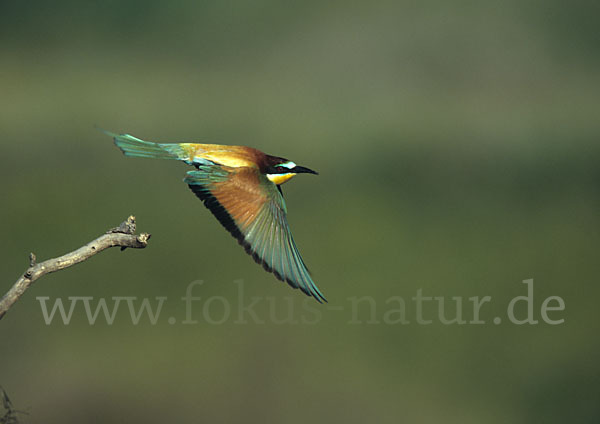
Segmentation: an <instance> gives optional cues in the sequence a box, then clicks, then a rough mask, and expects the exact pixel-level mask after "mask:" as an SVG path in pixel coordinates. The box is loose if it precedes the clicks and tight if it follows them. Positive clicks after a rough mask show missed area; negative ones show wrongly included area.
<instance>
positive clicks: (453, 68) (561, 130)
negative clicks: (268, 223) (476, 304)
mask: <svg viewBox="0 0 600 424" xmlns="http://www.w3.org/2000/svg"><path fill="white" fill-rule="evenodd" d="M599 4H600V3H593V2H584V1H572V2H563V1H557V0H545V1H505V2H475V1H455V2H447V1H441V0H439V1H426V2H409V1H389V2H386V1H377V2H361V1H344V2H342V1H338V2H322V1H303V2H281V1H272V0H263V1H253V2H247V1H222V2H219V1H208V2H207V1H201V2H193V1H181V2H161V1H155V0H152V1H150V0H145V1H128V2H120V1H119V2H117V1H107V2H82V1H66V2H41V1H30V2H3V3H2V5H1V6H0V149H1V150H0V158H1V162H2V166H1V167H0V173H1V175H2V188H1V192H2V198H3V202H2V203H3V206H2V208H1V212H0V213H1V218H2V219H1V225H0V228H1V231H2V240H3V243H2V244H1V245H0V256H1V257H2V268H1V270H0V273H1V277H2V278H1V280H2V285H1V286H2V292H5V291H6V290H8V288H9V287H10V286H11V285H12V283H13V282H14V281H15V280H16V278H17V277H18V276H19V274H20V273H21V272H23V270H24V269H25V268H26V266H27V263H28V260H27V254H28V253H29V252H30V251H33V252H35V253H36V254H37V256H38V258H40V259H47V258H50V257H55V256H57V255H60V254H62V253H65V252H67V251H70V250H72V249H74V248H76V247H79V246H80V245H82V244H84V243H86V242H87V241H89V240H91V239H92V238H94V237H96V236H97V235H99V234H100V233H102V232H103V231H105V230H106V229H108V228H110V227H112V226H116V225H118V224H119V223H120V222H121V221H123V220H124V219H125V218H126V217H127V215H129V214H135V215H136V216H137V219H138V229H139V230H140V231H147V232H150V233H152V234H153V238H152V240H151V241H150V245H149V247H148V248H147V249H145V250H131V249H128V250H126V251H125V252H119V251H118V250H117V249H113V250H109V251H107V252H104V253H102V254H100V255H98V256H96V257H94V258H92V259H90V260H89V261H88V262H85V263H84V264H82V265H78V266H76V267H74V268H71V269H68V270H65V271H62V272H60V273H56V274H52V275H48V276H46V277H44V278H43V279H42V280H39V282H38V283H37V284H36V285H35V286H34V287H32V288H31V290H29V291H28V292H27V293H26V295H25V296H24V297H23V298H22V299H21V300H20V301H19V302H18V303H17V304H16V305H15V306H14V307H13V308H12V309H11V310H10V312H9V313H8V314H7V315H6V317H5V318H4V319H3V320H2V321H0V359H1V364H2V365H0V384H1V385H2V386H3V387H4V389H5V390H6V391H7V393H8V394H9V396H10V397H11V399H12V401H13V403H14V406H15V407H16V408H18V409H22V410H25V411H27V412H28V413H29V415H28V416H25V415H21V416H20V418H21V420H22V421H23V422H48V423H51V422H64V423H82V422H92V423H94V422H98V423H100V422H241V421H243V422H282V423H304V422H308V421H310V422H342V421H343V422H348V423H363V422H378V423H388V422H389V423H396V422H421V423H437V422H447V423H482V422H485V423H506V422H511V423H530V422H544V423H564V422H580V423H584V422H587V423H592V422H598V420H599V418H600V404H599V402H598V399H600V363H599V361H598V358H599V355H600V338H599V337H598V334H599V330H600V325H599V324H600V320H599V314H598V306H597V300H598V298H599V296H600V288H599V286H598V275H600V261H599V260H598V246H599V242H600V231H599V230H600V228H599V225H598V217H599V214H598V211H599V208H600V190H599V188H600V186H599V182H600V144H599V142H598V141H599V134H600V119H599V116H600V115H599V113H600V49H599V46H600V36H599V34H600V33H599V32H598V25H599V23H600V22H599V16H600V6H599ZM94 125H98V126H101V127H103V128H106V129H109V130H111V131H115V132H128V133H131V134H134V135H136V136H138V137H141V138H145V139H150V140H155V141H165V142H166V141H200V142H215V143H222V144H243V145H249V146H254V147H256V148H259V149H261V150H263V151H266V152H268V153H271V154H273V155H279V156H284V157H287V158H290V159H292V160H294V161H295V162H297V163H299V164H302V165H305V166H308V167H310V168H314V169H316V170H318V171H319V172H320V175H319V176H318V177H314V176H301V177H298V178H296V179H294V180H293V181H292V182H291V183H289V184H287V185H285V186H284V187H283V188H284V193H285V195H286V199H287V203H288V209H289V221H290V225H291V227H292V229H293V231H294V234H295V238H296V242H297V243H298V245H299V247H300V250H301V251H302V253H303V256H304V259H305V260H306V262H307V264H308V265H309V267H310V268H311V270H312V272H313V275H314V277H315V280H316V282H317V283H318V285H319V287H320V288H321V290H322V291H323V293H324V294H325V295H326V297H327V298H328V299H329V304H328V305H324V306H319V305H318V304H317V303H316V302H314V301H311V300H310V299H307V298H305V297H304V296H303V295H302V294H301V293H299V292H298V291H293V290H291V289H290V288H289V287H287V285H284V284H283V283H280V282H278V281H277V280H275V279H274V278H273V276H272V275H270V274H267V273H265V272H264V271H263V270H262V269H261V268H260V267H258V266H256V265H255V264H254V263H253V262H252V260H251V259H250V258H249V257H248V256H247V255H245V254H244V252H243V251H242V249H240V248H239V246H237V244H236V242H235V241H234V240H233V239H232V238H231V237H230V236H229V235H228V234H227V233H226V232H225V231H224V230H223V229H222V228H221V226H220V225H219V224H218V223H217V221H216V220H215V219H214V218H213V217H212V216H211V215H210V213H209V212H208V211H206V210H205V209H204V207H203V206H202V204H201V203H200V202H199V201H198V200H197V199H196V198H195V196H193V194H192V193H190V192H189V190H188V188H187V187H186V186H185V185H184V184H183V183H182V182H181V179H182V178H183V176H184V175H185V171H187V170H188V168H186V167H185V166H184V165H182V164H179V163H176V162H168V161H152V160H144V159H130V158H125V157H123V155H122V154H121V153H120V152H119V151H118V150H117V149H116V148H115V147H114V145H113V144H112V142H111V140H110V139H109V138H108V137H106V136H105V135H104V134H102V133H100V132H98V131H97V130H95V129H94ZM528 278H533V279H534V299H533V307H534V315H535V316H534V318H535V319H538V320H539V321H540V322H539V323H538V324H537V325H528V324H526V325H515V324H511V323H510V322H508V320H507V319H506V307H507V304H508V303H509V301H510V300H511V299H513V298H514V297H515V296H520V295H524V294H526V287H525V285H524V284H522V283H521V281H522V280H525V279H528ZM240 279H241V280H243V281H244V283H243V285H242V288H243V296H240V295H239V292H238V290H239V286H238V285H236V284H234V281H235V280H240ZM196 280H203V281H204V284H202V285H198V286H195V287H194V289H193V294H194V296H200V297H201V298H202V299H201V300H200V301H197V302H195V303H194V315H193V318H194V319H196V320H198V324H195V325H184V324H181V321H182V320H183V319H184V318H185V310H184V303H183V302H182V301H181V299H180V298H181V297H182V296H184V295H185V292H186V288H187V287H188V284H190V282H192V281H196ZM419 289H421V290H422V293H423V295H424V296H443V297H444V298H446V300H447V303H446V307H447V315H448V317H451V316H453V312H452V308H451V307H453V303H448V302H451V298H452V297H462V298H463V299H464V301H463V303H464V305H463V307H464V309H463V316H464V318H465V319H467V320H470V319H472V312H471V311H470V309H469V301H468V298H469V297H472V296H480V297H483V296H491V298H492V301H491V302H490V303H489V304H487V305H485V306H484V307H482V312H481V318H482V319H484V320H485V321H486V323H485V324H482V325H473V324H465V325H457V324H454V325H444V324H443V323H441V322H440V320H439V319H437V318H436V317H437V309H436V304H432V305H429V304H428V306H427V307H426V308H425V310H424V314H425V316H426V318H430V319H432V320H433V322H432V324H430V325H418V324H417V323H416V322H415V307H414V305H413V304H411V298H412V297H413V296H415V295H416V293H417V290H419ZM38 296H47V297H49V298H50V301H51V302H53V301H54V300H55V299H56V298H62V299H64V301H65V302H66V301H67V297H68V296H93V297H94V299H95V301H96V300H97V299H99V298H106V299H108V300H110V299H111V297H113V296H136V297H137V298H138V299H143V298H149V299H151V300H153V302H154V299H155V297H157V296H165V297H168V300H167V301H165V303H164V306H163V309H162V311H161V315H160V318H159V319H158V321H157V323H156V324H155V325H153V324H152V323H150V322H149V320H148V319H143V318H142V320H141V321H140V323H139V324H137V325H134V324H132V322H131V319H130V317H129V314H128V313H127V311H126V310H125V309H122V310H120V311H119V313H117V315H116V318H115V321H114V323H113V324H112V325H108V324H106V322H103V320H102V319H98V322H96V324H95V325H90V324H89V323H88V322H87V319H86V315H85V312H84V311H83V309H82V308H81V305H80V306H79V307H78V308H76V310H75V312H74V314H73V318H72V321H71V323H70V324H69V325H64V324H62V322H60V320H59V319H55V321H54V322H53V323H52V324H51V325H46V324H45V322H44V319H43V316H42V312H41V309H40V304H39V302H38V301H37V300H36V297H38ZM214 296H223V297H224V298H225V299H226V300H227V302H229V303H228V304H229V306H230V308H231V317H230V318H229V319H227V320H225V322H224V323H222V324H220V325H218V324H211V323H209V322H206V321H207V320H206V319H204V318H203V306H206V300H207V299H210V298H212V297H214ZM363 296H368V297H369V299H372V303H370V302H371V301H370V300H367V301H365V302H363V303H360V308H359V310H358V311H354V312H353V311H352V304H353V303H352V298H361V297H363ZM393 296H401V297H402V298H404V299H405V300H406V302H407V311H406V318H407V320H408V321H410V323H409V324H405V325H403V324H390V323H386V322H385V321H384V318H385V314H386V312H388V311H389V310H390V309H395V308H397V303H394V302H391V301H390V298H392V297H393ZM549 296H560V297H561V298H562V299H564V302H565V310H564V311H562V312H560V311H559V312H554V313H552V314H550V317H551V318H556V319H560V318H563V319H564V320H565V321H564V323H563V324H560V325H548V324H546V323H544V322H543V321H542V320H541V318H540V307H541V304H542V302H543V301H544V299H545V298H547V297H549ZM253 297H258V298H259V299H260V300H259V301H258V303H257V305H256V307H255V308H254V309H255V310H256V314H257V315H258V316H259V317H260V318H262V319H263V321H265V322H264V323H255V322H254V321H253V319H252V318H251V317H250V316H248V319H247V321H248V322H247V323H246V324H239V323H236V318H237V317H238V311H239V308H240V307H243V306H248V305H249V304H250V303H251V302H252V299H253ZM390 302H391V303H390ZM272 305H275V306H272ZM272 307H273V308H274V310H275V312H276V313H277V316H278V317H280V318H279V319H283V318H285V316H286V313H287V312H288V311H290V310H291V313H292V314H293V317H294V320H295V322H293V323H292V322H287V323H283V324H277V323H276V322H274V321H273V320H272V319H270V318H269V317H270V316H271V315H270V314H272V311H271V308H272ZM339 308H341V310H339ZM371 308H372V311H373V312H374V315H375V319H374V320H373V319H372V317H371V310H370V309H371ZM315 311H317V312H315ZM517 311H518V316H520V317H522V316H524V314H525V310H524V307H523V305H520V306H519V308H517ZM209 313H210V314H211V315H210V316H211V317H213V316H214V319H218V318H219V317H222V316H223V313H224V311H223V306H222V299H217V300H216V301H214V302H213V303H212V304H210V309H209ZM353 314H354V315H353ZM496 316H498V317H502V320H503V321H502V323H501V324H499V325H495V324H493V322H492V318H494V317H496ZM168 317H174V318H176V323H175V324H173V325H170V324H169V323H168V320H167V318H168ZM306 321H308V322H306ZM357 321H358V322H357ZM374 321H377V322H374Z"/></svg>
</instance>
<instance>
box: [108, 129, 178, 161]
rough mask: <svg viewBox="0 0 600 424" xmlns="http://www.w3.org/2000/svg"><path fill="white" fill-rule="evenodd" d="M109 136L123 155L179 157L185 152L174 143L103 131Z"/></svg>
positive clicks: (163, 157) (161, 157)
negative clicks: (145, 139)
mask: <svg viewBox="0 0 600 424" xmlns="http://www.w3.org/2000/svg"><path fill="white" fill-rule="evenodd" d="M104 132H105V133H106V134H107V135H109V136H111V137H112V138H113V139H114V141H115V144H116V145H117V147H118V148H119V149H121V151H122V152H123V153H124V154H125V156H134V157H141V158H157V159H181V158H182V157H183V156H184V154H185V152H184V151H183V149H182V148H181V146H180V145H179V144H176V143H153V142H151V141H144V140H140V139H139V138H136V137H134V136H132V135H129V134H114V133H111V132H108V131H104Z"/></svg>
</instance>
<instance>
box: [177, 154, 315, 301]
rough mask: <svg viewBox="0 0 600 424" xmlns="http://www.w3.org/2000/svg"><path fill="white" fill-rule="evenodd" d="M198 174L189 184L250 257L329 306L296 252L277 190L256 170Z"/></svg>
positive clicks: (215, 168)
mask: <svg viewBox="0 0 600 424" xmlns="http://www.w3.org/2000/svg"><path fill="white" fill-rule="evenodd" d="M197 168H198V170H197V171H189V172H188V173H187V177H186V178H185V179H184V182H185V183H187V184H188V185H189V187H190V188H191V189H192V191H193V192H194V193H195V194H196V195H197V196H198V197H199V198H200V200H202V201H203V202H204V204H205V206H206V207H207V208H208V209H209V210H210V211H211V212H212V213H213V215H214V216H215V217H216V218H217V219H218V220H219V222H221V224H222V225H223V226H224V227H225V228H226V229H227V230H228V231H229V232H230V233H231V234H232V235H233V236H234V237H235V238H236V239H237V240H238V242H239V243H240V244H241V245H242V246H244V248H245V249H246V252H247V253H248V254H250V255H252V257H253V258H254V260H255V261H256V262H257V263H259V264H261V265H262V266H263V267H264V268H265V269H266V270H267V271H269V272H272V273H273V274H275V276H276V277H277V278H278V279H280V280H282V281H286V282H287V283H288V284H289V285H290V286H292V287H293V288H299V289H300V290H302V291H303V292H304V293H306V294H307V295H309V296H313V297H314V298H315V299H316V300H317V301H319V302H324V301H325V302H326V299H325V298H324V297H323V295H322V294H321V292H320V291H319V289H318V288H317V286H316V285H315V283H314V282H313V280H312V278H311V276H310V273H309V271H308V269H307V268H306V265H304V261H303V260H302V257H301V256H300V252H299V251H298V248H297V247H296V243H295V242H294V239H293V237H292V233H291V232H290V229H289V226H288V222H287V218H286V213H287V210H286V206H285V201H284V200H283V196H282V195H281V193H280V192H279V191H278V190H277V186H276V185H275V184H273V183H272V182H271V181H269V180H268V179H267V178H266V177H265V176H264V175H262V174H261V173H260V172H259V170H258V169H256V168H250V167H238V168H232V167H225V166H219V165H212V164H211V165H208V164H207V165H197Z"/></svg>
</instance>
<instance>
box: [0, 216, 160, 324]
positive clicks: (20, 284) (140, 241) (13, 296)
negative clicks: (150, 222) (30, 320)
mask: <svg viewBox="0 0 600 424" xmlns="http://www.w3.org/2000/svg"><path fill="white" fill-rule="evenodd" d="M134 233H135V217H134V216H130V217H129V218H127V220H126V221H125V222H123V223H121V225H119V227H117V228H113V229H111V230H108V231H107V232H106V234H103V235H101V236H100V237H98V238H97V239H95V240H92V241H90V242H89V243H88V244H86V245H85V246H82V247H80V248H79V249H77V250H74V251H73V252H70V253H67V254H65V255H63V256H60V257H58V258H54V259H48V260H47V261H44V262H40V263H36V257H35V255H34V254H33V253H30V254H29V268H27V270H26V271H25V272H24V273H23V275H21V277H19V279H18V280H17V282H16V283H15V284H14V285H13V286H12V287H11V289H10V290H9V291H8V292H7V293H6V294H5V295H4V296H2V298H1V299H0V319H2V317H3V316H4V315H5V314H6V312H7V311H8V310H9V309H10V308H11V307H12V305H13V304H14V303H15V302H16V301H17V300H19V298H20V297H21V296H22V295H23V293H25V291H26V290H27V289H28V288H29V287H30V286H31V285H32V284H33V283H34V282H35V281H36V280H37V279H39V278H40V277H42V276H44V275H46V274H49V273H51V272H55V271H60V270H61V269H65V268H68V267H70V266H73V265H75V264H78V263H79V262H83V261H85V260H86V259H89V258H91V257H92V256H94V255H95V254H97V253H100V252H102V251H103V250H104V249H108V248H109V247H115V246H119V247H121V250H125V249H126V248H127V247H132V248H134V249H143V248H144V247H146V246H147V245H148V240H149V239H150V234H148V233H141V234H140V235H136V234H134Z"/></svg>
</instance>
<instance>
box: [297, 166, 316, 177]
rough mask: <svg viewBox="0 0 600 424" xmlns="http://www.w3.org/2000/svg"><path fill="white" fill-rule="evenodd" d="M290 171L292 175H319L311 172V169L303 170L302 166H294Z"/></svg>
mask: <svg viewBox="0 0 600 424" xmlns="http://www.w3.org/2000/svg"><path fill="white" fill-rule="evenodd" d="M291 171H292V172H293V173H294V174H315V175H319V173H318V172H317V171H313V170H312V169H308V168H305V167H303V166H297V165H296V166H294V167H293V168H292V169H291Z"/></svg>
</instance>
